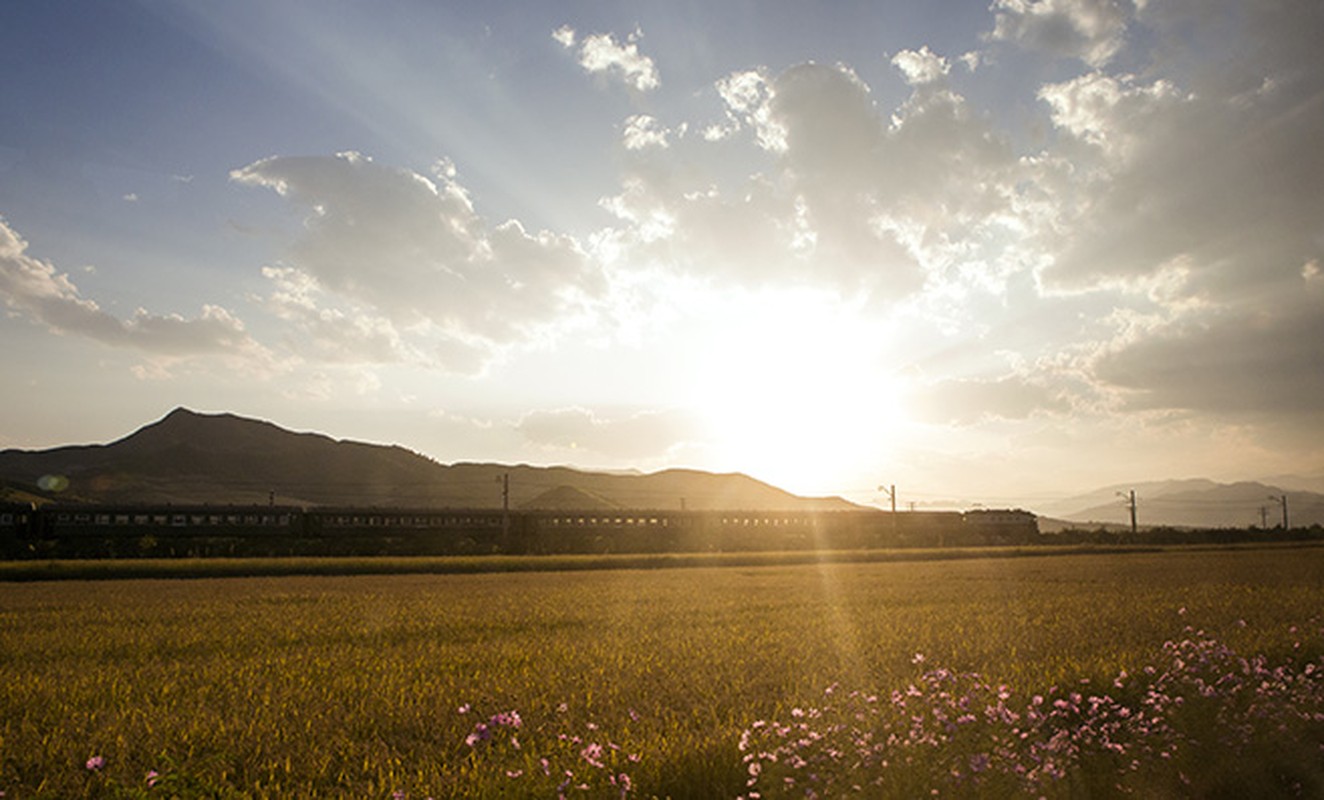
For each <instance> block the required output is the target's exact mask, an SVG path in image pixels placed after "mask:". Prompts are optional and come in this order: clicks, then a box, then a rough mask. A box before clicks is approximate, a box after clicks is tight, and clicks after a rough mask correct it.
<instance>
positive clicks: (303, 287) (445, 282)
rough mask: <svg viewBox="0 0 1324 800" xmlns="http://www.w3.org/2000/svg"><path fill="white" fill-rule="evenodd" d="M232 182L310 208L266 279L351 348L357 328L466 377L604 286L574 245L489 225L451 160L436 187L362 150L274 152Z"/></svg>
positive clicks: (290, 305) (293, 314)
mask: <svg viewBox="0 0 1324 800" xmlns="http://www.w3.org/2000/svg"><path fill="white" fill-rule="evenodd" d="M231 178H232V179H233V180H234V181H236V182H238V183H241V184H245V185H249V186H261V187H266V188H270V189H273V190H274V191H276V192H277V193H278V194H280V195H281V196H282V197H284V198H286V199H287V200H288V201H289V202H290V203H292V204H293V205H295V206H297V207H299V208H302V209H303V210H305V211H306V213H307V218H306V221H305V226H304V230H303V233H302V235H301V236H300V237H299V238H297V239H296V240H295V241H294V242H293V244H292V245H291V246H290V247H289V249H288V252H287V253H286V256H285V259H284V263H283V264H281V265H280V266H279V267H278V268H276V269H275V270H273V271H269V272H268V277H271V278H273V279H276V280H277V284H278V291H277V294H276V295H274V296H273V298H272V303H273V304H274V306H275V307H276V308H278V309H279V310H280V312H281V313H282V314H284V315H285V316H286V317H287V318H290V319H296V318H297V319H299V320H301V322H302V324H304V325H305V326H306V327H307V328H308V329H309V330H312V329H314V328H316V329H318V330H319V331H320V334H321V335H322V336H323V337H324V338H326V339H327V340H328V341H334V340H335V339H337V338H340V339H342V340H343V341H348V340H347V339H345V337H344V336H342V335H341V334H345V333H352V332H353V331H348V330H347V325H352V326H353V327H354V328H356V329H357V330H358V332H359V333H361V334H364V335H354V336H352V337H350V338H353V339H356V340H358V341H359V342H360V343H364V342H366V341H368V340H372V341H375V343H376V344H375V346H376V347H377V348H378V351H379V353H380V354H381V355H383V356H389V358H391V359H394V358H399V357H403V356H404V355H405V354H406V352H407V351H410V350H413V351H417V352H425V353H431V354H432V356H434V357H435V358H437V359H438V363H440V364H441V365H442V366H446V367H449V368H452V369H459V370H469V369H472V368H473V367H474V366H475V365H476V364H481V363H482V362H483V361H484V360H485V359H486V358H487V357H489V356H490V355H491V354H492V352H494V351H495V349H497V348H499V347H501V346H504V345H510V344H517V343H521V342H525V341H528V340H529V339H531V338H533V337H535V336H538V335H540V334H541V333H542V332H544V331H546V330H547V329H549V328H550V327H552V326H553V325H555V324H556V323H558V322H560V321H562V320H564V319H565V318H566V317H569V316H572V315H574V314H575V313H578V312H579V311H581V310H582V309H583V308H584V306H585V304H586V303H588V302H589V301H590V300H591V298H593V297H594V296H596V295H597V294H599V293H600V292H601V291H603V289H604V287H605V283H604V279H603V276H602V274H601V271H600V269H599V268H598V267H597V266H596V265H595V264H594V263H593V262H592V261H591V260H590V259H589V258H588V257H587V256H586V254H585V253H584V252H583V250H582V249H581V248H580V246H579V244H578V243H577V242H576V241H575V240H574V239H573V238H571V237H569V236H565V235H560V234H554V233H550V232H547V231H539V232H537V233H529V232H528V231H526V230H525V229H524V227H523V226H522V225H520V223H519V222H518V221H515V220H509V221H506V222H503V223H501V224H499V225H495V226H493V225H489V224H488V223H487V222H486V221H485V220H483V219H482V218H481V217H480V216H479V215H478V214H477V213H476V212H475V211H474V208H473V205H472V203H471V202H470V199H469V196H468V193H467V191H466V190H465V189H464V187H462V186H461V185H460V184H459V183H457V182H456V180H455V176H454V170H453V169H451V168H446V165H443V168H440V169H439V170H438V172H437V174H436V175H435V178H429V177H426V176H423V175H420V174H418V173H415V172H412V171H410V170H406V169H400V168H394V167H387V166H383V165H379V164H377V163H375V162H373V161H372V160H371V159H369V158H367V157H365V156H362V155H359V154H357V153H341V154H339V155H336V156H326V157H320V156H311V157H284V156H276V157H272V158H267V159H264V160H262V161H258V162H255V163H253V164H250V165H248V166H246V167H243V168H241V169H237V170H235V171H233V172H232V173H231ZM296 286H297V287H299V288H298V290H297V291H291V287H296ZM314 298H320V299H316V300H315V299H314ZM327 298H330V299H331V300H333V301H335V302H337V303H339V304H341V305H343V306H346V307H348V308H349V309H350V310H348V311H346V310H343V309H342V310H341V311H339V312H331V313H330V314H329V315H328V314H327V313H326V312H325V308H323V307H322V306H319V305H318V304H319V303H326V302H327ZM337 330H338V331H339V334H338V333H337ZM405 339H408V340H409V342H410V343H409V344H408V346H406V345H405V344H403V340H405Z"/></svg>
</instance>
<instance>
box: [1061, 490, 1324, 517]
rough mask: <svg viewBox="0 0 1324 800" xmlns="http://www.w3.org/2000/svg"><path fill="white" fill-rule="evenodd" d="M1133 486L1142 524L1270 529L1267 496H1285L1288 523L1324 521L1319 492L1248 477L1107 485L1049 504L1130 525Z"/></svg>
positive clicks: (1275, 503)
mask: <svg viewBox="0 0 1324 800" xmlns="http://www.w3.org/2000/svg"><path fill="white" fill-rule="evenodd" d="M1132 488H1134V489H1135V493H1136V518H1137V522H1138V524H1139V525H1141V526H1146V527H1153V526H1171V527H1188V528H1247V527H1250V526H1252V525H1254V526H1261V525H1263V524H1266V523H1267V526H1268V527H1270V528H1272V527H1275V526H1277V525H1281V524H1282V505H1281V502H1280V501H1279V500H1277V499H1272V498H1281V497H1284V496H1286V497H1287V511H1288V524H1289V525H1290V526H1291V527H1293V528H1299V527H1308V526H1310V525H1324V494H1319V493H1316V492H1306V491H1291V490H1286V489H1283V488H1282V487H1279V486H1273V485H1269V484H1264V483H1257V482H1253V481H1243V482H1240V483H1215V482H1214V481H1209V480H1204V479H1194V480H1181V481H1159V482H1152V483H1138V484H1135V485H1134V486H1130V485H1127V486H1109V487H1106V488H1103V489H1099V490H1098V491H1095V492H1090V493H1089V494H1085V495H1080V496H1078V497H1075V498H1071V499H1069V500H1064V501H1059V502H1057V503H1054V504H1053V508H1054V509H1062V508H1066V507H1072V506H1074V507H1075V508H1076V510H1075V511H1071V512H1067V513H1061V512H1060V511H1055V512H1054V514H1053V515H1054V516H1057V517H1061V518H1063V519H1065V520H1068V521H1070V522H1076V523H1113V524H1126V525H1128V526H1129V525H1130V509H1129V508H1128V497H1127V495H1128V493H1129V492H1130V490H1131V489H1132ZM1119 495H1120V496H1119ZM1261 509H1263V511H1261Z"/></svg>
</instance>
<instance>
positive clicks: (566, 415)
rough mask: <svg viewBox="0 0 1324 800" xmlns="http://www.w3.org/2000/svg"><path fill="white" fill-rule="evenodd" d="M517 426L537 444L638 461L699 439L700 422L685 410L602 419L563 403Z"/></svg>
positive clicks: (526, 416)
mask: <svg viewBox="0 0 1324 800" xmlns="http://www.w3.org/2000/svg"><path fill="white" fill-rule="evenodd" d="M517 429H518V430H519V432H520V433H521V434H522V435H523V436H524V438H525V439H526V440H527V441H528V442H530V443H532V444H535V445H537V446H539V447H544V448H551V449H556V450H573V451H576V452H578V453H581V454H591V455H597V456H602V457H606V458H613V459H622V460H636V461H637V460H640V459H655V458H661V457H663V456H665V455H666V454H667V453H668V452H669V451H671V450H674V449H675V448H677V447H680V446H682V445H684V444H687V443H690V442H693V441H695V439H696V437H697V436H698V435H699V431H700V425H699V423H698V421H697V420H696V419H695V418H694V417H693V416H692V415H691V414H689V413H687V412H684V411H640V412H636V413H633V414H630V415H628V416H624V417H616V418H603V417H600V416H598V415H597V414H596V413H594V412H592V411H589V410H587V409H584V408H565V409H558V410H554V411H534V412H530V413H528V414H525V415H524V417H523V418H522V419H521V420H520V421H519V423H518V425H517Z"/></svg>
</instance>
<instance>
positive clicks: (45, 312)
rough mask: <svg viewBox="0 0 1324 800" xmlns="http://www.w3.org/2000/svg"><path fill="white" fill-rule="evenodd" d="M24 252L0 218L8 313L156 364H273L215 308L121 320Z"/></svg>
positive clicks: (240, 326)
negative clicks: (209, 359)
mask: <svg viewBox="0 0 1324 800" xmlns="http://www.w3.org/2000/svg"><path fill="white" fill-rule="evenodd" d="M27 248H28V243H27V242H26V241H25V240H24V239H23V238H22V237H21V236H20V235H19V234H18V233H17V232H16V231H15V230H14V229H13V228H11V227H9V225H8V223H6V222H5V221H4V219H2V218H0V297H3V298H4V302H5V305H6V306H8V307H9V308H10V309H13V310H14V311H16V312H18V313H19V314H21V315H23V316H25V317H27V318H29V319H31V320H32V321H34V322H36V323H38V324H41V325H44V326H46V327H47V328H49V329H51V330H52V331H56V332H59V333H67V334H73V335H76V336H82V337H85V338H88V339H92V340H95V341H98V342H101V343H103V344H106V345H110V346H112V347H125V348H131V349H135V350H138V351H141V352H143V353H146V354H148V355H150V356H153V357H156V358H158V359H165V361H161V362H159V364H164V363H166V362H167V361H174V360H179V359H186V358H190V357H196V356H220V357H224V358H227V359H230V360H231V361H232V362H233V363H234V364H235V365H236V366H241V365H242V366H246V367H248V368H250V369H268V368H270V367H271V366H272V365H273V363H274V361H273V358H272V355H271V353H270V352H269V351H268V350H267V349H266V348H264V347H263V346H262V345H260V344H258V343H257V342H256V341H255V340H254V339H253V338H252V337H251V336H250V335H249V334H248V332H247V331H246V329H245V327H244V323H243V322H242V321H240V320H239V319H238V318H237V317H235V316H234V315H233V314H232V313H231V312H229V311H227V310H226V309H224V308H221V307H220V306H216V305H204V306H203V307H202V312H201V314H200V315H199V316H197V317H193V318H191V319H190V318H185V317H183V316H181V315H179V314H165V315H160V314H152V313H149V312H148V311H146V310H144V309H141V308H139V309H137V310H136V311H134V313H133V314H132V315H131V316H130V317H129V318H128V319H121V318H119V317H116V316H114V315H113V314H110V313H107V312H106V311H104V310H102V308H101V307H100V306H99V305H98V304H97V303H96V302H95V301H93V300H90V299H87V298H84V297H83V296H82V295H81V293H80V292H79V290H78V287H77V286H76V285H74V283H73V281H72V280H70V278H69V275H68V274H67V273H60V272H57V271H56V269H55V266H54V265H52V264H51V263H49V262H46V261H41V260H39V259H37V258H33V257H32V256H29V255H28V254H27ZM159 364H158V366H159Z"/></svg>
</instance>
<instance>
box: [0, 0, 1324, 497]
mask: <svg viewBox="0 0 1324 800" xmlns="http://www.w3.org/2000/svg"><path fill="white" fill-rule="evenodd" d="M0 19H2V20H3V22H2V24H0V75H3V76H4V78H3V80H0V109H2V110H0V301H2V302H3V310H4V313H3V315H0V337H2V339H0V341H3V347H0V369H2V370H3V373H4V375H5V376H6V377H5V382H6V384H7V387H6V391H5V392H4V399H3V400H0V448H9V447H16V448H24V449H42V448H48V447H54V446H58V445H64V444H83V443H95V442H109V441H113V440H115V439H118V438H120V437H123V436H125V435H127V434H128V433H130V432H132V431H133V430H135V429H137V428H138V427H141V426H142V425H144V424H147V423H149V422H152V421H154V420H156V419H159V418H160V417H162V416H164V415H165V414H166V413H168V412H169V411H170V410H171V409H172V408H175V407H177V406H184V407H188V408H191V409H194V410H197V411H203V412H231V413H236V414H240V415H243V416H251V417H257V418H261V419H267V420H271V421H272V422H275V423H277V424H279V425H281V426H283V427H287V428H291V429H293V430H301V431H317V432H321V433H326V434H328V435H331V436H333V437H336V438H342V439H353V440H359V441H367V442H375V443H382V444H400V445H402V446H405V447H408V448H410V449H412V450H415V451H417V452H420V453H423V454H425V455H427V456H429V457H431V458H434V459H436V460H438V461H440V462H444V463H453V462H461V461H486V462H491V461H495V462H505V463H531V464H542V465H551V464H565V465H571V466H577V467H581V468H585V469H610V470H628V469H635V470H640V471H645V472H651V471H656V470H660V469H665V468H670V467H688V468H698V469H705V470H713V471H719V472H730V471H738V472H744V473H746V474H748V475H751V476H753V477H756V478H759V479H761V480H765V481H768V482H770V483H773V484H775V485H778V486H781V487H783V488H786V489H788V490H791V491H794V492H797V493H801V494H811V495H821V494H832V495H841V496H844V497H847V498H849V499H852V500H855V501H857V502H863V503H875V504H881V505H886V503H887V501H888V498H887V496H886V494H885V493H884V492H882V491H880V487H884V486H887V487H891V486H895V487H896V499H897V502H898V505H899V507H902V508H904V507H907V505H908V504H914V505H915V507H919V508H926V507H947V506H958V507H970V506H973V505H974V504H982V505H985V506H1022V507H1029V508H1033V507H1034V506H1035V505H1036V504H1039V503H1042V502H1046V501H1047V500H1048V499H1051V498H1054V497H1059V496H1061V495H1065V494H1071V493H1076V492H1083V491H1086V490H1091V489H1095V488H1097V487H1100V486H1105V485H1110V484H1122V483H1127V482H1140V481H1147V480H1158V479H1166V478H1182V477H1206V478H1212V479H1214V480H1222V481H1235V480H1244V479H1261V478H1266V477H1271V476H1275V475H1285V474H1295V475H1307V476H1324V156H1322V155H1321V145H1320V142H1321V141H1324V49H1321V48H1320V47H1319V44H1318V43H1319V41H1321V39H1324V4H1321V3H1320V2H1318V1H1317V0H1315V1H1313V2H1311V1H1307V0H1255V1H1254V2H1250V1H1249V0H1243V1H1241V2H1238V1H1236V0H991V2H990V0H979V2H960V1H959V0H951V1H950V2H944V3H940V4H939V3H914V2H898V1H896V0H881V1H877V2H848V1H844V0H843V2H832V3H826V2H825V3H813V2H806V1H805V0H795V1H792V0H760V1H759V2H753V0H743V1H742V0H733V2H722V3H710V2H687V1H685V0H678V1H677V2H651V3H646V2H623V3H600V2H557V3H545V2H484V3H468V2H435V1H434V2H423V0H383V1H382V2H356V1H355V0H327V1H326V2H311V1H308V2H305V1H302V0H289V1H288V2H286V1H281V2H272V1H271V0H232V1H230V2H225V3H212V2H204V1H203V0H196V1H191V0H134V1H126V2H122V3H85V2H70V1H69V0H46V1H44V2H40V3H17V4H11V5H10V6H9V7H7V8H6V10H5V11H4V12H3V13H2V14H0Z"/></svg>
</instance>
